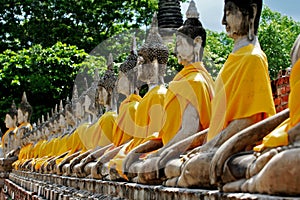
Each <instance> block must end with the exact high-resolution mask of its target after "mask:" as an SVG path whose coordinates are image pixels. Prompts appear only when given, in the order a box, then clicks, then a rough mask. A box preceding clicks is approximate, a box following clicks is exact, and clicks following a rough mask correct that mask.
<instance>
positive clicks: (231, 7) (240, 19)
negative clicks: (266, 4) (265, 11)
mask: <svg viewBox="0 0 300 200" xmlns="http://www.w3.org/2000/svg"><path fill="white" fill-rule="evenodd" d="M261 10H262V0H243V1H241V0H225V7H224V16H223V19H222V24H223V25H225V26H226V32H227V34H228V36H229V37H230V38H232V39H234V40H238V39H239V38H242V37H245V36H247V38H248V40H249V41H252V40H253V39H254V38H255V36H256V35H257V30H258V26H259V20H260V15H261Z"/></svg>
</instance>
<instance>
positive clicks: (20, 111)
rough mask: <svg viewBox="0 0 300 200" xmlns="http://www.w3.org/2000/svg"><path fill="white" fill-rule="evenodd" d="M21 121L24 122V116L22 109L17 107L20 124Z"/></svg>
mask: <svg viewBox="0 0 300 200" xmlns="http://www.w3.org/2000/svg"><path fill="white" fill-rule="evenodd" d="M23 122H25V117H24V114H23V112H22V110H21V109H20V108H19V109H18V123H19V124H21V123H23Z"/></svg>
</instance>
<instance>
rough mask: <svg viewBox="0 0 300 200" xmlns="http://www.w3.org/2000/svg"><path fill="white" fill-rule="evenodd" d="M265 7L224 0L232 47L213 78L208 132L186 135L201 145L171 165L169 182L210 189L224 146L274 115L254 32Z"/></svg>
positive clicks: (258, 2)
mask: <svg viewBox="0 0 300 200" xmlns="http://www.w3.org/2000/svg"><path fill="white" fill-rule="evenodd" d="M261 9H262V1H261V0H245V1H238V0H225V6H224V16H223V20H222V24H223V25H225V26H226V31H227V34H228V36H229V37H230V38H232V39H233V40H234V48H233V50H232V53H230V54H229V56H228V58H227V60H226V62H225V64H224V66H223V68H222V69H221V71H220V73H219V74H218V76H217V78H216V81H215V96H214V98H213V100H212V103H211V111H212V115H211V119H210V125H209V130H208V131H207V133H206V135H205V137H203V134H204V133H203V132H199V134H195V135H194V136H191V137H192V138H191V137H190V138H187V139H186V140H190V141H192V142H193V141H197V142H198V143H200V146H199V147H196V148H194V149H193V150H192V151H190V152H189V153H188V154H186V155H184V156H183V157H182V158H179V159H177V160H172V161H170V162H168V163H167V165H166V167H165V174H166V178H167V180H166V181H165V183H164V184H165V185H168V186H179V187H212V185H211V183H210V180H209V178H210V165H211V162H212V159H213V156H214V155H215V153H216V151H217V150H218V149H219V148H220V146H221V145H222V144H223V143H224V142H226V141H227V140H228V139H229V138H231V137H232V136H234V135H236V134H237V133H238V132H239V131H240V130H243V129H245V128H247V127H249V126H251V125H253V124H255V123H257V122H259V121H261V120H263V119H265V118H267V117H269V116H272V115H274V114H275V108H274V102H273V98H272V90H271V85H270V78H269V74H268V64H267V58H266V56H265V54H264V52H263V51H262V50H261V48H260V45H259V41H258V38H257V36H256V34H257V29H258V26H259V19H260V14H261ZM178 145H180V144H177V146H178Z"/></svg>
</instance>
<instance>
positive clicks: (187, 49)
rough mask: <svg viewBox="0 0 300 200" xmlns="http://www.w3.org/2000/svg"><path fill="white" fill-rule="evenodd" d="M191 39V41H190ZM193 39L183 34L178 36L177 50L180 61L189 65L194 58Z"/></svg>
mask: <svg viewBox="0 0 300 200" xmlns="http://www.w3.org/2000/svg"><path fill="white" fill-rule="evenodd" d="M188 40H190V41H188ZM191 42H192V41H191V39H190V38H188V37H184V36H183V35H177V36H176V47H175V52H176V55H177V58H178V63H179V64H182V65H184V66H185V65H188V64H189V63H191V62H192V61H193V59H194V47H193V45H192V44H191Z"/></svg>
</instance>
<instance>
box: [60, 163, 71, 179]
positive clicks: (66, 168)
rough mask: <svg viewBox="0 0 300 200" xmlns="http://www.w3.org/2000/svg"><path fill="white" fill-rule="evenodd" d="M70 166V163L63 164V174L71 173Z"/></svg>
mask: <svg viewBox="0 0 300 200" xmlns="http://www.w3.org/2000/svg"><path fill="white" fill-rule="evenodd" d="M69 166H70V164H69V163H67V164H64V165H63V167H62V174H63V175H65V176H68V175H69V174H71V173H70V172H69Z"/></svg>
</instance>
